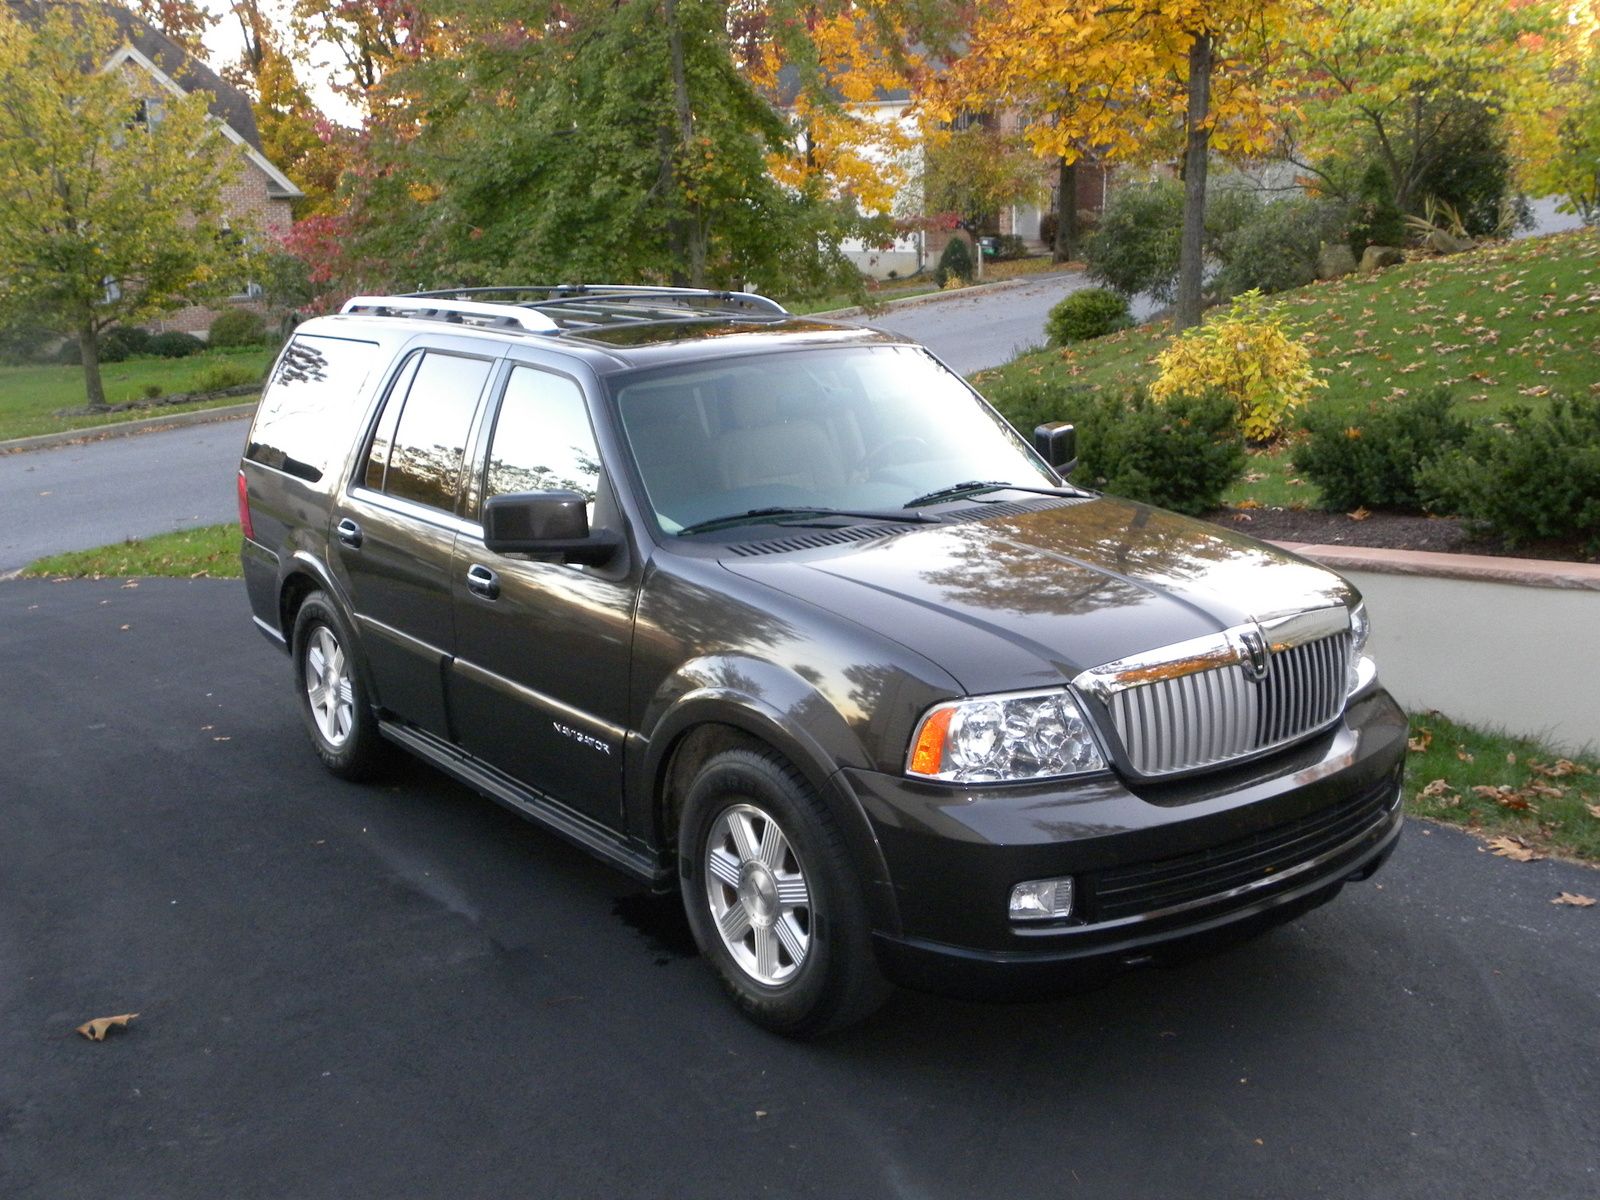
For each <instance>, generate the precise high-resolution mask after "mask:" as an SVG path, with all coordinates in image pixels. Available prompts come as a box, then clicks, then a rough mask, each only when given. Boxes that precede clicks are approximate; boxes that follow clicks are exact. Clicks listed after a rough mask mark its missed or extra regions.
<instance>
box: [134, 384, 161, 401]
mask: <svg viewBox="0 0 1600 1200" xmlns="http://www.w3.org/2000/svg"><path fill="white" fill-rule="evenodd" d="M139 390H140V391H141V392H143V393H144V398H145V399H146V400H159V399H160V398H161V397H162V395H163V394H164V393H165V392H166V390H167V389H166V388H164V387H162V386H161V385H160V384H159V383H147V384H145V385H144V387H142V388H140V389H139Z"/></svg>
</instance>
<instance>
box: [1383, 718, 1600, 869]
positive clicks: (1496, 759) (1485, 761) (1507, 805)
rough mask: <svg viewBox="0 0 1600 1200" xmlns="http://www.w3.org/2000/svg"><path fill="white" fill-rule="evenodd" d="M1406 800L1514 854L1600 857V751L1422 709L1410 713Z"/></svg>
mask: <svg viewBox="0 0 1600 1200" xmlns="http://www.w3.org/2000/svg"><path fill="white" fill-rule="evenodd" d="M1406 803H1407V806H1408V809H1409V811H1410V812H1412V813H1413V814H1415V815H1416V816H1420V817H1428V818H1431V819H1432V820H1436V821H1445V822H1448V823H1450V824H1452V825H1460V826H1462V827H1463V828H1465V829H1467V830H1468V831H1470V832H1472V833H1477V834H1482V835H1483V836H1484V837H1486V838H1488V839H1490V845H1491V848H1495V849H1497V851H1499V852H1510V855H1511V856H1513V857H1521V856H1522V854H1524V853H1526V852H1527V851H1532V852H1533V853H1534V854H1536V855H1539V856H1548V855H1552V854H1554V855H1558V856H1560V857H1564V858H1576V859H1581V860H1582V861H1584V862H1590V863H1597V864H1600V759H1595V758H1593V757H1588V758H1584V757H1580V758H1578V759H1576V760H1574V759H1569V758H1566V757H1564V756H1562V755H1560V754H1558V753H1556V752H1555V751H1554V750H1551V749H1550V748H1549V747H1548V746H1543V745H1540V744H1539V743H1538V742H1536V741H1533V740H1531V739H1529V738H1520V737H1509V736H1507V735H1504V734H1499V733H1490V732H1487V731H1485V730H1481V729H1474V728H1472V727H1471V726H1467V725H1458V724H1456V723H1455V722H1454V721H1451V720H1450V719H1449V718H1447V717H1442V716H1440V715H1439V714H1438V713H1422V714H1418V715H1417V716H1414V717H1412V718H1411V756H1410V761H1409V762H1408V763H1407V764H1406ZM1499 838H1510V839H1512V841H1511V842H1510V843H1509V844H1507V843H1502V842H1498V841H1496V840H1495V839H1499ZM1596 887H1597V888H1600V882H1597V884H1596ZM1597 894H1600V893H1597Z"/></svg>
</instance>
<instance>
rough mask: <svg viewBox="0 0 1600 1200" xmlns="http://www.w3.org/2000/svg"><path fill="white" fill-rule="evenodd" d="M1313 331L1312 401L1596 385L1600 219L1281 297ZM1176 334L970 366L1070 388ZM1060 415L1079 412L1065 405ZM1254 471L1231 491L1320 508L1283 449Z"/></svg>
mask: <svg viewBox="0 0 1600 1200" xmlns="http://www.w3.org/2000/svg"><path fill="white" fill-rule="evenodd" d="M1273 302H1274V304H1275V306H1276V307H1277V309H1278V310H1280V311H1281V312H1283V313H1284V314H1286V315H1287V316H1288V317H1289V319H1290V321H1291V322H1292V323H1293V324H1294V325H1295V326H1296V327H1298V328H1299V329H1300V330H1301V331H1302V333H1303V334H1304V336H1305V338H1306V341H1307V342H1308V343H1309V344H1310V346H1311V348H1312V356H1313V361H1314V363H1315V366H1316V370H1317V372H1318V374H1319V375H1321V377H1322V378H1323V379H1324V380H1326V381H1327V383H1328V388H1327V390H1326V391H1323V392H1320V393H1318V395H1317V398H1316V399H1315V400H1314V401H1313V403H1315V404H1318V405H1338V406H1340V407H1342V408H1346V409H1355V408H1356V407H1357V406H1359V405H1362V404H1365V403H1367V402H1377V403H1382V402H1383V401H1384V400H1386V399H1392V398H1394V397H1397V396H1400V395H1404V394H1406V393H1408V392H1409V393H1415V392H1419V391H1423V390H1426V389H1428V388H1430V387H1434V386H1437V385H1441V384H1442V385H1445V386H1448V387H1450V388H1451V389H1452V390H1453V391H1454V393H1455V396H1456V400H1457V403H1458V404H1459V405H1460V408H1461V411H1462V412H1464V413H1466V414H1468V415H1492V414H1496V413H1499V412H1501V411H1502V410H1504V409H1505V408H1506V406H1508V405H1510V404H1515V403H1523V404H1538V403H1539V402H1540V399H1541V398H1542V397H1543V396H1545V395H1548V394H1549V393H1551V392H1569V393H1574V394H1576V393H1581V392H1586V391H1589V390H1590V389H1592V388H1596V387H1600V231H1596V230H1583V231H1579V232H1575V233H1568V234H1558V235H1555V236H1552V237H1544V238H1528V239H1526V240H1524V241H1520V242H1511V243H1504V244H1498V245H1493V246H1488V247H1485V248H1483V249H1481V250H1474V251H1469V252H1468V253H1466V254H1459V255H1456V256H1454V257H1452V258H1444V259H1429V260H1423V261H1420V262H1413V263H1406V264H1404V265H1403V266H1399V267H1395V268H1393V269H1391V270H1388V271H1384V272H1382V273H1381V274H1378V275H1376V276H1366V277H1362V276H1349V277H1346V278H1345V279H1340V280H1336V281H1334V282H1331V283H1317V284H1313V285H1311V286H1310V287H1305V288H1299V289H1297V290H1295V291H1291V292H1284V293H1282V294H1280V295H1279V296H1276V297H1273ZM1170 336H1171V330H1170V327H1169V326H1168V325H1166V324H1165V323H1162V324H1157V325H1148V326H1142V327H1140V328H1138V329H1131V330H1128V331H1126V332H1124V333H1119V334H1114V335H1112V336H1111V337H1107V338H1102V339H1100V340H1098V341H1094V342H1088V343H1083V344H1082V345H1080V346H1076V347H1068V348H1066V349H1053V350H1042V351H1038V352H1036V353H1033V354H1027V355H1023V356H1022V357H1020V358H1018V359H1016V360H1014V361H1013V362H1011V363H1008V364H1006V365H1005V366H1003V367H998V368H996V369H994V370H992V371H985V372H981V373H980V374H979V375H977V376H976V377H975V378H974V382H975V383H976V384H977V385H978V387H979V388H980V389H984V390H998V389H1002V388H1004V386H1005V385H1006V384H1007V383H1008V382H1011V381H1014V380H1019V379H1022V378H1025V377H1027V376H1034V377H1039V378H1043V379H1046V380H1049V381H1051V382H1054V383H1059V384H1060V385H1062V386H1063V387H1067V386H1076V387H1087V388H1090V389H1095V390H1098V389H1101V388H1121V387H1125V386H1128V385H1129V384H1133V383H1140V382H1146V381H1148V380H1150V379H1151V378H1153V376H1154V374H1155V366H1154V360H1155V356H1156V355H1157V354H1158V353H1159V352H1160V350H1161V348H1162V347H1163V346H1164V345H1165V344H1166V342H1167V340H1168V338H1169V337H1170ZM1061 415H1062V416H1063V417H1067V416H1069V415H1070V414H1067V413H1063V414H1061ZM1251 474H1252V475H1254V476H1259V478H1255V479H1252V480H1250V481H1249V482H1248V483H1246V484H1244V485H1242V486H1241V487H1239V488H1237V489H1235V492H1234V493H1232V494H1230V499H1234V500H1238V499H1243V498H1250V499H1254V500H1256V501H1257V502H1258V503H1262V504H1274V505H1286V506H1292V505H1297V504H1298V505H1306V506H1312V507H1314V506H1315V498H1316V497H1315V490H1314V489H1313V488H1312V487H1311V486H1310V485H1309V484H1304V483H1293V484H1292V483H1290V482H1289V480H1290V479H1292V478H1293V475H1292V472H1291V470H1290V468H1289V463H1288V454H1287V453H1285V452H1284V451H1282V450H1278V451H1276V452H1274V453H1270V454H1262V455H1257V456H1255V458H1254V460H1253V462H1252V465H1251Z"/></svg>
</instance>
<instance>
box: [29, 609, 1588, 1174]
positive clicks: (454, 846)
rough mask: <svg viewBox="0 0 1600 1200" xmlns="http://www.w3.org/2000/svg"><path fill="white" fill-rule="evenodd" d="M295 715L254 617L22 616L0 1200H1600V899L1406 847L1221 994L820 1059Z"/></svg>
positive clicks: (542, 853) (563, 869) (428, 782)
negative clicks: (372, 775)
mask: <svg viewBox="0 0 1600 1200" xmlns="http://www.w3.org/2000/svg"><path fill="white" fill-rule="evenodd" d="M289 687H290V675H289V667H288V663H287V660H285V659H284V658H283V657H282V656H281V655H279V654H278V653H276V652H275V651H274V650H272V649H271V648H270V647H269V646H268V645H267V644H266V643H265V641H263V640H262V639H261V638H260V637H259V636H258V635H257V634H256V633H255V632H254V631H253V630H252V629H251V627H250V624H249V620H248V615H247V610H246V607H245V604H244V601H243V597H242V594H241V591H240V588H239V585H238V584H236V583H226V582H215V581H157V580H151V581H144V582H142V583H140V584H139V586H138V587H136V588H129V587H123V586H121V584H120V583H119V582H118V581H107V582H102V583H73V584H51V583H48V582H42V581H12V582H9V583H4V584H0V705H3V707H0V711H3V713H4V717H3V719H0V1196H3V1197H6V1198H7V1200H67V1198H71V1197H96V1198H103V1197H118V1198H119V1200H136V1198H141V1197H153V1198H154V1197H159V1198H162V1200H177V1198H180V1197H206V1198H214V1197H223V1196H226V1197H230V1198H244V1197H272V1198H284V1197H294V1198H296V1200H311V1198H316V1197H330V1198H338V1200H356V1198H362V1197H385V1198H388V1197H440V1198H449V1200H458V1198H459V1200H470V1198H475V1197H495V1198H497V1200H503V1198H506V1197H533V1196H539V1197H543V1196H549V1197H564V1198H565V1197H596V1198H605V1200H620V1198H626V1197H652V1198H657V1197H694V1198H699V1197H732V1196H745V1195H770V1196H779V1197H788V1196H814V1197H827V1198H833V1200H837V1198H847V1197H867V1196H873V1197H876V1196H894V1197H963V1198H965V1197H988V1196H994V1197H1007V1198H1016V1197H1031V1196H1034V1195H1047V1196H1080V1195H1081V1196H1093V1197H1129V1198H1138V1200H1155V1198H1171V1197H1197V1198H1198V1197H1205V1198H1207V1200H1215V1198H1222V1197H1230V1198H1231V1197H1302V1196H1329V1197H1341V1198H1343V1197H1382V1198H1384V1200H1401V1198H1404V1197H1441V1198H1443V1197H1450V1198H1455V1197H1495V1198H1501V1197H1506V1196H1526V1197H1538V1198H1541V1200H1550V1198H1554V1200H1564V1198H1568V1197H1571V1198H1574V1200H1577V1198H1580V1197H1581V1198H1586V1200H1587V1198H1590V1197H1594V1196H1595V1195H1597V1194H1600V908H1595V909H1589V910H1578V909H1570V908H1558V907H1554V906H1552V905H1551V904H1550V903H1549V901H1550V899H1551V897H1553V896H1555V895H1556V893H1557V892H1559V891H1562V890H1568V891H1579V892H1587V893H1588V894H1590V895H1594V894H1597V890H1600V873H1597V872H1594V871H1590V870H1588V869H1586V868H1581V867H1575V866H1569V865H1565V864H1559V863H1536V864H1530V865H1519V864H1514V863H1509V862H1505V861H1502V860H1499V859H1495V858H1492V857H1490V856H1488V855H1486V854H1483V853H1480V852H1479V851H1478V849H1477V845H1476V843H1475V842H1473V841H1472V840H1471V839H1470V838H1467V837H1465V836H1463V835H1460V834H1456V833H1454V832H1451V831H1448V830H1442V829H1430V828H1428V827H1425V826H1421V825H1413V826H1412V827H1411V828H1410V829H1409V830H1408V831H1407V835H1406V837H1405V839H1404V840H1403V842H1402V845H1401V847H1400V850H1399V852H1398V853H1397V855H1396V857H1395V858H1394V860H1393V861H1392V862H1391V863H1390V865H1389V866H1388V867H1387V868H1386V869H1385V871H1384V872H1383V873H1382V874H1380V875H1379V876H1378V877H1377V878H1376V879H1375V880H1373V881H1371V882H1368V883H1364V884H1358V885H1352V886H1350V887H1348V888H1347V889H1346V890H1345V892H1344V894H1343V895H1342V896H1340V898H1339V899H1338V900H1337V901H1336V902H1335V903H1334V904H1333V905H1332V906H1330V907H1327V908H1324V909H1322V910H1319V911H1318V912H1315V913H1312V914H1310V915H1308V916H1306V917H1304V918H1302V919H1301V920H1299V921H1297V922H1295V923H1293V924H1291V925H1289V926H1286V927H1285V928H1283V929H1281V930H1279V931H1277V932H1275V933H1273V934H1272V935H1270V936H1268V937H1267V938H1265V939H1263V940H1260V941H1257V942H1254V943H1252V944H1250V945H1248V946H1245V947H1242V948H1240V949H1238V950H1235V951H1233V952H1231V953H1229V954H1227V955H1225V956H1223V957H1220V958H1216V959H1212V960H1208V961H1205V962H1202V963H1197V964H1192V965H1190V966H1187V967H1183V968H1180V969H1175V970H1170V971H1163V972H1145V973H1142V974H1137V975H1132V976H1129V977H1126V978H1124V979H1123V980H1121V981H1119V982H1118V983H1116V984H1115V985H1113V986H1112V987H1109V988H1107V989H1105V990H1102V991H1099V992H1095V993H1092V994H1089V995H1085V996H1081V997H1076V998H1073V999H1070V1000H1063V1001H1055V1002H1050V1003H1037V1004H1027V1005H1014V1006H983V1005H974V1004H962V1003H956V1002H952V1001H947V1000H942V999H937V998H933V997H926V996H919V995H912V994H902V995H900V996H899V997H897V998H896V999H895V1000H893V1001H891V1003H890V1005H889V1006H888V1007H887V1008H886V1009H885V1010H884V1011H883V1013H882V1014H880V1015H879V1016H878V1017H877V1018H875V1019H874V1020H873V1021H872V1022H871V1023H869V1024H867V1025H865V1026H863V1027H861V1028H859V1029H857V1030H854V1031H852V1032H850V1033H849V1034H847V1035H846V1036H843V1037H840V1038H837V1039H834V1040H832V1041H828V1042H824V1043H822V1044H819V1045H811V1046H804V1045H793V1044H790V1043H787V1042H784V1041H782V1040H780V1039H777V1038H774V1037H771V1036H768V1035H766V1034H763V1033H761V1032H759V1031H757V1030H755V1029H754V1028H752V1027H750V1026H749V1025H747V1024H745V1023H744V1022H742V1021H741V1020H740V1019H739V1018H738V1017H737V1016H735V1015H734V1014H733V1013H732V1011H731V1010H730V1009H729V1008H728V1007H726V1006H725V1005H724V1004H723V1003H722V1002H721V1000H720V997H719V996H718V994H717V992H716V988H715V985H714V983H713V981H712V979H711V976H710V974H709V972H708V971H707V970H705V969H704V968H702V966H701V964H700V963H699V962H698V961H697V960H696V959H694V958H693V957H690V956H689V955H688V954H687V952H686V942H687V933H686V931H685V928H684V925H683V922H682V919H681V916H680V915H679V914H678V912H677V910H676V909H675V907H674V905H673V903H672V902H670V901H667V902H663V901H654V900H649V899H647V898H643V897H641V896H640V895H639V894H638V893H637V892H636V890H635V889H634V888H633V887H632V885H630V884H629V882H628V881H627V880H625V879H623V878H622V877H620V876H618V875H615V874H613V873H611V872H610V871H609V870H607V869H606V868H604V867H601V866H599V865H598V864H596V863H593V862H591V861H589V860H588V859H586V858H585V857H583V856H582V855H581V854H580V853H579V852H577V851H574V850H572V849H570V848H569V847H568V846H567V845H566V844H565V843H563V842H560V841H559V840H557V839H556V838H554V837H552V836H549V835H546V834H544V833H542V832H540V831H539V830H537V829H535V828H533V827H532V826H530V825H528V824H526V823H524V822H522V821H521V820H519V819H518V818H516V817H514V816H512V815H510V814H508V813H506V812H504V811H503V810H501V809H499V808H497V807H496V806H494V805H493V804H491V803H489V802H488V801H485V800H481V799H478V798H477V797H475V796H473V795H472V794H470V793H468V792H467V791H465V790H464V789H462V788H460V787H457V786H456V785H454V784H452V783H450V782H448V781H446V780H445V779H443V778H442V777H441V776H438V775H436V774H435V773H433V772H432V771H430V770H427V769H425V768H421V767H415V768H412V769H410V770H408V771H406V772H404V773H403V774H402V775H400V776H397V777H396V779H395V780H394V781H392V782H391V783H389V784H387V785H385V786H376V787H355V786H351V785H347V784H342V783H339V782H337V781H335V780H333V779H331V778H330V777H328V776H326V775H325V774H323V773H322V772H321V770H320V768H318V767H316V766H315V765H314V760H313V758H312V756H311V754H310V752H309V751H308V750H307V749H306V747H305V746H304V744H303V740H302V739H303V735H302V733H301V731H300V728H299V726H298V723H297V719H296V716H295V713H294V710H293V708H292V706H291V703H290V690H289ZM130 1011H132V1012H138V1013H140V1014H141V1015H140V1017H139V1018H138V1020H136V1021H135V1022H134V1023H133V1024H132V1026H131V1027H130V1029H129V1030H127V1031H126V1032H125V1034H123V1035H122V1036H118V1035H116V1034H113V1035H112V1037H111V1038H110V1039H109V1040H107V1041H106V1042H104V1043H102V1044H93V1043H90V1042H88V1041H85V1040H84V1039H82V1038H79V1037H77V1036H76V1035H75V1034H73V1033H72V1028H73V1026H75V1025H77V1024H78V1023H80V1022H82V1021H84V1020H86V1019H88V1018H91V1017H97V1016H104V1015H109V1014H114V1013H122V1012H130Z"/></svg>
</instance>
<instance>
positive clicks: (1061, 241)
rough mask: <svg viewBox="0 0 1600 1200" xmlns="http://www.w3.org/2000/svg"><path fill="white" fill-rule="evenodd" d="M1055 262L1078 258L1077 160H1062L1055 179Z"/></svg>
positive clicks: (1053, 248)
mask: <svg viewBox="0 0 1600 1200" xmlns="http://www.w3.org/2000/svg"><path fill="white" fill-rule="evenodd" d="M1051 249H1052V250H1053V251H1054V254H1053V257H1054V258H1055V261H1056V262H1066V261H1067V260H1068V259H1072V258H1077V257H1078V160H1077V159H1073V160H1072V161H1071V162H1068V161H1067V160H1066V159H1065V158H1062V160H1061V162H1060V169H1059V171H1058V172H1057V177H1056V244H1055V245H1054V246H1053V247H1051Z"/></svg>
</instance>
